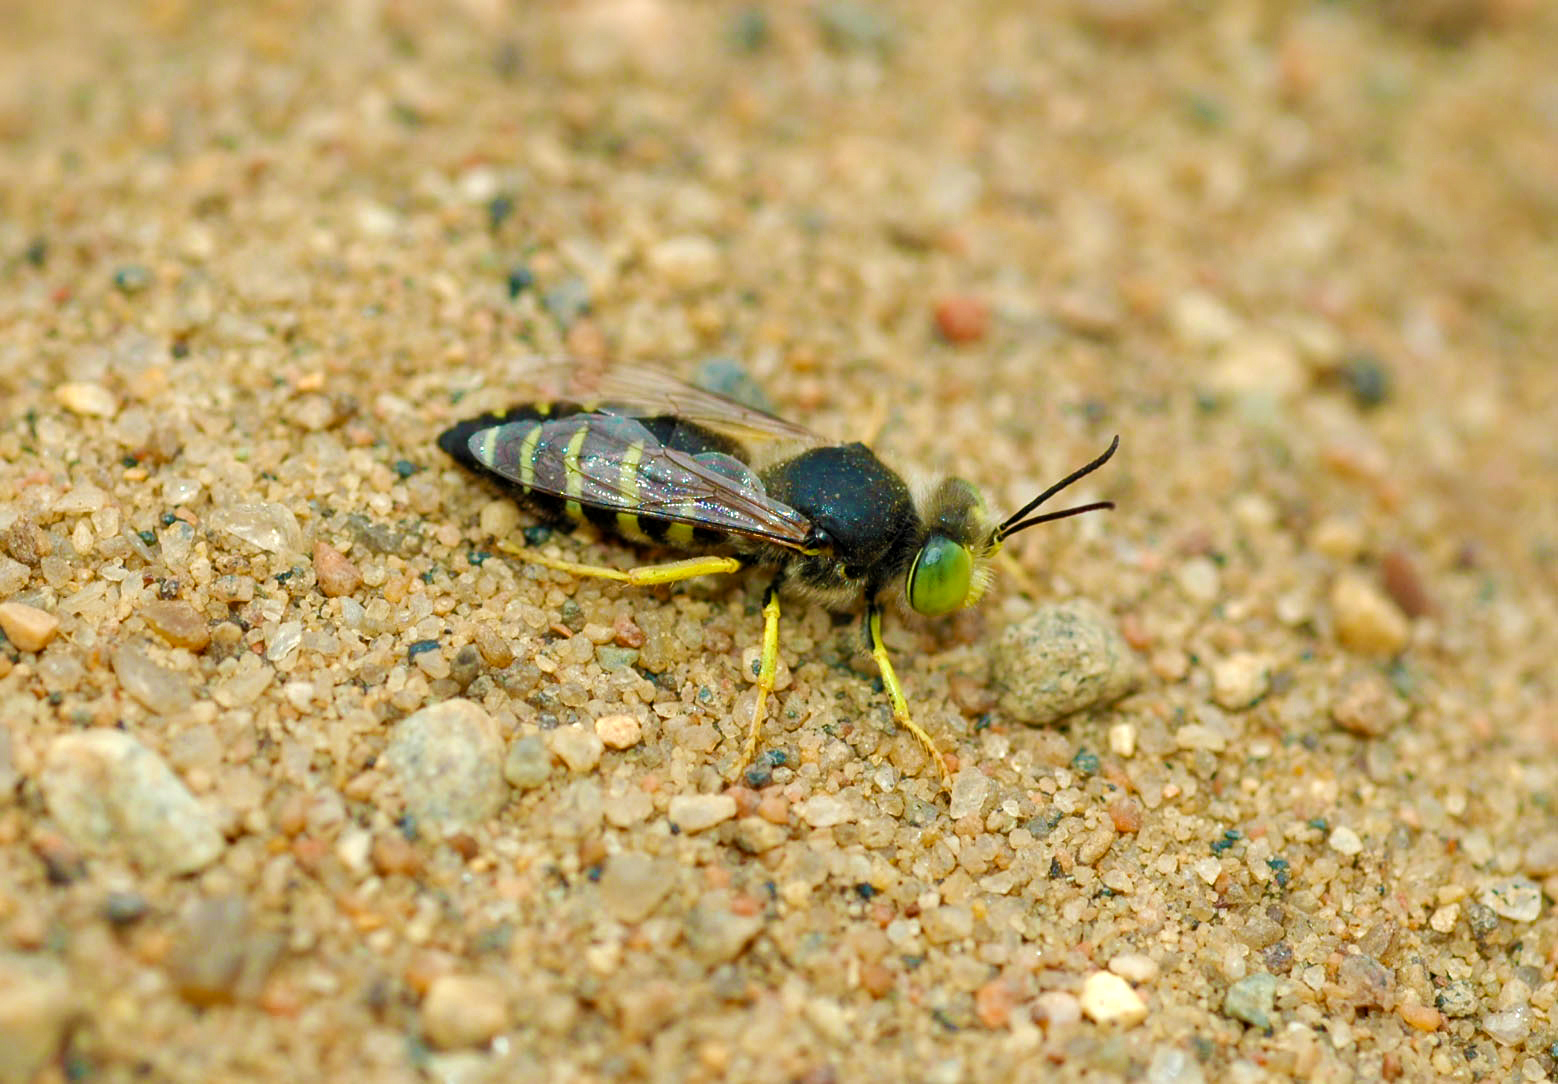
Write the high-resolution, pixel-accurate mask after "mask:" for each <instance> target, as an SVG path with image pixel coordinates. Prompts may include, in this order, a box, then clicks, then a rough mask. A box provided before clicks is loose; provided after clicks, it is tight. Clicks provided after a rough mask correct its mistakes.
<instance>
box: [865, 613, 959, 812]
mask: <svg viewBox="0 0 1558 1084" xmlns="http://www.w3.org/2000/svg"><path fill="white" fill-rule="evenodd" d="M866 636H867V637H868V639H869V640H870V644H871V657H872V658H873V659H875V660H876V665H877V669H878V670H880V671H881V672H882V687H883V688H884V689H886V690H887V696H888V698H889V699H890V700H891V701H892V703H893V719H894V720H895V721H896V722H898V723H900V724H901V725H903V726H905V727H907V728H908V730H909V733H911V734H913V735H914V736H915V737H916V738H917V739H919V743H920V744H921V745H922V746H924V747H925V752H926V754H927V755H928V756H929V757H930V759H931V763H933V764H935V765H936V769H937V771H939V772H940V773H941V784H942V786H944V787H946V788H947V790H948V791H950V790H951V789H952V776H951V774H950V773H948V771H947V762H946V759H945V758H944V757H942V755H941V750H940V749H938V748H936V743H935V741H934V740H932V738H931V736H930V735H929V734H927V733H926V732H925V729H924V728H923V727H921V726H920V724H918V723H916V722H915V721H914V718H913V717H912V716H911V715H910V714H909V701H908V698H906V697H905V696H904V695H903V686H902V685H900V684H899V683H898V675H897V674H896V673H895V672H894V671H893V663H892V660H891V659H889V658H888V657H887V646H886V645H885V644H883V643H882V611H881V610H880V609H879V608H878V607H877V605H876V604H875V603H874V602H873V603H869V604H868V605H867V606H866Z"/></svg>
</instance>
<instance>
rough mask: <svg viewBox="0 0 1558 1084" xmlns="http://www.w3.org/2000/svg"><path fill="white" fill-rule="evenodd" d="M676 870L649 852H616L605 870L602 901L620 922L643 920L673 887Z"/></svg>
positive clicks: (602, 879) (601, 884) (602, 876)
mask: <svg viewBox="0 0 1558 1084" xmlns="http://www.w3.org/2000/svg"><path fill="white" fill-rule="evenodd" d="M673 874H674V871H673V870H671V869H670V868H668V867H667V866H666V864H665V863H663V862H660V861H658V860H656V859H654V858H651V857H650V856H649V855H647V854H639V853H638V852H637V851H623V852H622V853H621V854H614V855H612V856H611V857H610V858H609V859H607V860H606V870H605V872H604V873H602V874H601V879H600V899H601V904H602V905H603V906H604V907H605V908H606V910H607V911H608V912H610V914H611V916H612V917H613V918H615V919H616V920H617V921H619V922H642V921H643V920H644V919H646V918H648V917H649V916H650V914H651V913H653V911H654V909H655V908H656V907H658V906H659V905H660V901H661V900H663V899H665V896H666V893H668V892H669V891H670V890H671V886H672V885H673V884H674V883H675V879H674V875H673Z"/></svg>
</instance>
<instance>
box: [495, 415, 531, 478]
mask: <svg viewBox="0 0 1558 1084" xmlns="http://www.w3.org/2000/svg"><path fill="white" fill-rule="evenodd" d="M494 432H496V430H494ZM540 445H541V423H540V422H537V423H536V424H535V425H533V426H531V427H530V432H528V433H526V434H525V439H524V441H523V442H521V444H520V446H519V484H520V485H521V486H523V487H524V490H525V492H526V493H529V492H530V491H531V490H532V489H534V488H535V486H536V449H537V448H538V447H540Z"/></svg>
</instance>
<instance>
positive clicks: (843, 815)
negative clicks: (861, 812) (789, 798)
mask: <svg viewBox="0 0 1558 1084" xmlns="http://www.w3.org/2000/svg"><path fill="white" fill-rule="evenodd" d="M796 812H797V813H799V814H800V816H801V820H803V821H805V822H806V823H807V824H809V825H811V826H812V827H813V828H832V827H833V826H834V825H836V824H844V823H845V822H847V821H851V820H854V813H853V812H852V811H851V810H850V808H849V805H848V803H846V802H843V801H841V800H839V799H838V798H835V797H833V795H831V794H814V795H812V796H811V797H810V798H808V799H806V800H805V801H804V802H802V803H801V804H800V806H799V807H797V809H796Z"/></svg>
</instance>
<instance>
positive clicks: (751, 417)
mask: <svg viewBox="0 0 1558 1084" xmlns="http://www.w3.org/2000/svg"><path fill="white" fill-rule="evenodd" d="M517 376H518V379H519V380H520V381H521V382H522V383H526V384H534V385H535V386H536V387H537V388H539V389H542V391H543V394H544V397H546V398H552V399H570V400H573V401H575V402H583V403H586V404H588V405H589V407H590V409H592V410H598V411H600V412H601V413H603V414H618V415H621V416H622V417H626V418H653V417H660V416H665V415H668V416H673V417H677V418H681V419H682V420H684V421H688V422H692V423H693V424H694V425H701V426H703V427H704V428H706V429H710V430H712V431H714V432H716V433H721V434H723V435H725V436H728V437H730V438H731V439H733V440H737V441H742V442H752V441H762V440H788V441H795V442H797V443H798V444H799V445H800V446H806V447H809V446H812V445H816V444H822V443H824V442H825V441H824V438H822V437H820V436H818V435H817V434H816V433H813V432H812V431H811V430H810V429H807V428H806V427H805V426H803V425H796V424H795V423H794V422H787V421H785V420H784V419H783V418H776V417H775V416H774V415H772V414H769V413H767V412H765V411H762V410H758V409H756V408H755V407H749V406H747V405H745V404H743V403H738V402H736V400H734V399H730V398H727V397H726V396H723V395H719V394H717V393H716V392H712V391H704V390H703V389H702V388H697V387H694V386H693V385H691V384H688V383H686V382H684V381H681V380H678V379H677V378H676V377H674V376H671V375H670V374H668V373H665V372H662V371H660V370H658V369H654V368H651V367H649V366H641V365H622V366H616V367H614V368H612V369H611V370H610V371H608V372H606V373H591V372H590V371H589V370H587V369H586V368H584V367H582V366H580V365H579V364H578V363H577V362H570V361H556V362H541V363H537V364H527V365H526V366H525V367H524V368H523V369H522V370H521V371H520V372H519V373H518V374H517Z"/></svg>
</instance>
